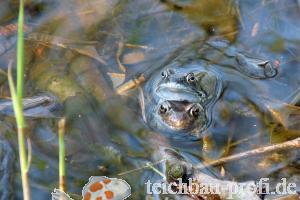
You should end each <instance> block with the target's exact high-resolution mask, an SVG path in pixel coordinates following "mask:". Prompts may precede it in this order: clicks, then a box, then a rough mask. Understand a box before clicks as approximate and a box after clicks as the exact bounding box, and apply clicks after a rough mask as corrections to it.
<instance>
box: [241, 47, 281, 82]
mask: <svg viewBox="0 0 300 200" xmlns="http://www.w3.org/2000/svg"><path fill="white" fill-rule="evenodd" d="M235 59H236V62H237V65H236V69H237V70H238V71H240V72H242V73H243V74H245V75H247V76H249V77H251V78H259V79H264V78H273V77H275V76H276V75H277V73H278V71H277V69H276V68H275V67H274V66H273V65H272V64H271V62H270V61H269V60H262V59H257V58H250V57H247V56H245V55H243V54H242V53H237V54H236V55H235Z"/></svg>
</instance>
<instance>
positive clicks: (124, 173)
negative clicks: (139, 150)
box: [118, 159, 166, 176]
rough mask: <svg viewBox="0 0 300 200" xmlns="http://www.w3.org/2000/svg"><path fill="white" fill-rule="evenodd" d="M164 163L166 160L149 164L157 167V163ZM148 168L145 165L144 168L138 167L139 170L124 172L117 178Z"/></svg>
mask: <svg viewBox="0 0 300 200" xmlns="http://www.w3.org/2000/svg"><path fill="white" fill-rule="evenodd" d="M165 161H166V159H162V160H160V161H157V162H154V163H150V164H151V165H152V166H153V165H157V164H159V163H162V162H165ZM147 164H148V163H147ZM148 167H149V165H145V166H142V167H139V168H136V169H132V170H129V171H126V172H122V173H119V174H118V176H123V175H126V174H130V173H133V172H137V171H140V170H142V169H146V168H148Z"/></svg>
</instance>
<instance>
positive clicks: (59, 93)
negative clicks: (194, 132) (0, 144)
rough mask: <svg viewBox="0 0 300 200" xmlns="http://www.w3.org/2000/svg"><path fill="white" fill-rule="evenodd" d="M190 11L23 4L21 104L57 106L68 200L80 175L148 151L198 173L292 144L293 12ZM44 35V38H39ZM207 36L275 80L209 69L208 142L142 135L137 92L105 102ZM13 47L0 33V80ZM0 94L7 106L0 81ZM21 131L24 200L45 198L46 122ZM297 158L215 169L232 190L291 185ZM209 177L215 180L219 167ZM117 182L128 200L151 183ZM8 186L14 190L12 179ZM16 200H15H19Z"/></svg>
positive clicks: (261, 7) (48, 182)
mask: <svg viewBox="0 0 300 200" xmlns="http://www.w3.org/2000/svg"><path fill="white" fill-rule="evenodd" d="M184 2H187V4H185V3H184ZM199 2H200V1H196V0H195V1H176V0H169V1H165V2H163V3H161V2H159V1H154V0H153V1H152V0H142V1H141V0H133V1H117V0H115V1H105V0H89V1H84V2H83V1H80V0H78V1H74V2H73V3H72V4H70V2H67V1H55V2H53V3H51V4H49V3H47V2H46V1H35V0H33V1H28V3H27V7H26V8H27V15H26V26H28V27H29V29H28V32H27V35H26V37H27V41H26V58H25V61H26V69H27V74H26V80H27V81H26V96H34V95H37V94H41V93H45V92H46V93H51V94H52V95H55V96H56V97H57V98H58V99H59V101H60V103H61V104H62V105H63V115H64V116H66V117H67V122H68V123H67V133H66V147H67V158H66V161H67V174H68V176H67V185H68V191H69V192H70V193H71V194H80V193H81V188H82V186H83V185H84V184H85V183H86V182H87V180H88V178H89V176H91V175H94V176H95V175H105V176H111V177H114V176H117V174H118V173H121V172H124V171H127V170H131V169H134V168H139V167H141V166H145V165H146V163H147V162H148V161H156V160H159V159H161V158H160V157H159V156H158V157H157V156H156V155H157V154H155V153H156V152H157V149H158V147H162V146H164V147H171V148H174V149H177V150H179V151H180V152H181V153H183V154H185V155H186V156H187V157H189V161H190V162H191V163H194V164H198V163H199V162H201V161H203V160H204V161H209V160H212V159H217V158H220V157H221V156H226V155H231V154H234V153H238V152H242V151H245V150H249V149H253V148H255V147H258V146H260V145H266V144H269V143H270V142H274V143H276V142H283V141H286V140H290V139H293V138H296V137H299V135H300V133H299V131H298V130H299V123H298V121H299V120H298V119H299V109H298V107H296V106H292V105H287V104H289V103H291V99H293V103H298V104H299V100H298V98H297V94H298V93H297V89H298V87H299V78H298V77H299V73H300V71H299V67H298V66H299V63H298V59H299V58H298V55H297V52H298V45H297V44H298V43H299V34H297V33H298V32H299V31H298V29H299V27H300V26H299V24H298V23H299V20H297V19H299V11H298V7H297V6H298V5H296V4H295V2H294V1H289V3H286V2H280V1H240V2H239V4H233V3H232V2H230V3H228V4H227V3H224V2H225V1H218V0H216V1H201V3H199ZM202 2H204V3H203V4H202ZM166 4H167V5H166ZM0 5H1V6H0V22H1V23H0V24H1V26H3V27H5V26H7V25H9V24H11V23H15V21H16V15H17V12H16V9H17V3H16V2H15V1H2V2H1V3H0ZM216 7H218V9H214V8H216ZM2 11H3V12H2ZM202 11H205V12H202ZM0 30H2V29H0ZM33 34H36V35H35V36H40V38H38V37H33V36H34V35H33ZM45 35H48V36H49V35H50V36H52V37H50V38H48V41H45V40H46V39H45V38H44V40H41V38H43V37H42V36H45ZM208 37H213V38H222V37H225V38H226V39H228V40H230V41H231V43H232V44H233V45H234V46H235V47H236V49H247V50H248V51H249V53H251V54H253V55H260V56H261V57H264V58H268V59H269V60H271V61H273V64H276V63H277V65H278V67H279V69H278V70H279V73H278V75H277V76H276V77H275V78H274V79H268V80H254V79H250V78H248V77H246V76H243V75H242V74H241V73H239V72H237V71H234V70H233V69H230V68H223V67H219V68H218V70H219V72H220V74H222V77H221V79H222V80H226V81H230V83H229V84H228V85H226V87H225V90H224V92H223V93H222V95H221V97H220V99H219V100H218V102H217V103H216V105H215V107H214V109H213V110H212V123H211V125H210V127H209V128H208V129H207V131H206V132H205V133H206V135H209V136H210V139H209V138H206V139H204V140H199V141H191V140H188V139H187V138H183V139H181V140H173V139H170V138H167V137H165V135H163V134H160V133H154V132H153V131H152V130H150V129H149V128H148V126H147V125H146V123H145V122H144V121H143V119H142V117H141V110H140V108H139V102H138V96H139V92H138V90H133V91H129V92H128V93H127V94H126V95H124V96H122V97H121V96H118V95H116V94H115V92H114V89H115V88H114V85H113V83H115V85H120V84H122V83H124V82H126V81H129V80H131V79H133V78H136V77H139V76H140V75H141V74H144V75H145V77H146V81H147V78H148V77H149V76H152V75H153V74H155V72H156V71H157V70H160V69H161V67H164V66H165V64H166V63H168V62H170V61H173V59H174V57H172V56H174V55H177V51H178V49H180V51H181V50H182V49H185V48H186V46H185V45H186V44H189V42H191V41H193V40H195V39H199V38H201V39H202V40H203V39H207V38H208ZM11 41H12V42H11ZM14 41H15V32H12V33H10V34H9V35H5V36H3V35H0V45H1V46H0V50H1V52H0V53H3V54H2V55H1V56H0V65H1V69H3V70H4V71H6V66H7V63H8V61H9V60H10V59H14V57H15V48H14V46H12V45H13V44H14ZM2 49H5V51H3V52H2ZM174 51H175V53H174ZM136 52H139V57H138V58H137V56H136V55H137V54H136ZM132 55H134V56H132ZM141 55H142V56H141ZM130 56H131V58H130ZM191 59H193V58H191ZM102 60H103V61H104V62H102ZM208 70H209V69H208ZM1 96H3V97H7V96H9V93H8V87H7V83H6V81H5V78H4V79H3V82H2V81H1ZM1 121H2V122H3V127H2V126H1V130H3V131H2V132H1V136H3V137H5V138H7V140H8V141H10V143H12V144H13V145H15V144H16V142H15V141H16V140H15V139H16V138H15V134H14V130H15V129H14V128H13V127H11V126H12V124H13V119H12V118H11V117H7V116H5V115H3V116H1ZM7 126H9V128H7ZM28 129H29V130H28V132H29V133H30V139H31V143H32V149H33V155H32V164H31V168H30V178H31V179H32V190H33V192H32V194H33V199H43V198H49V197H50V192H51V191H52V190H53V188H54V187H57V185H58V169H57V166H58V156H57V134H56V132H57V121H56V120H55V119H34V120H31V119H28ZM287 155H288V156H287ZM298 160H299V153H298V152H296V151H290V152H276V153H272V154H268V155H266V156H264V157H254V158H251V159H247V160H242V161H238V162H233V163H229V164H226V165H224V169H225V172H226V176H227V177H228V178H229V179H231V178H235V180H241V181H244V180H248V179H256V178H258V177H262V176H273V177H274V179H276V178H278V177H280V175H282V176H287V177H290V178H291V179H293V178H294V179H296V180H298V179H299V178H298V179H297V177H298V176H297V171H296V170H295V168H297V167H298V165H299V163H297V162H298ZM15 164H16V166H17V162H16V163H15ZM249 166H253V167H251V168H250V169H249ZM245 169H247V170H245ZM214 170H216V171H217V172H219V171H220V169H219V167H216V168H215V169H214ZM15 172H17V169H15ZM217 175H219V174H218V173H217ZM122 177H123V178H125V179H126V180H127V181H128V182H129V183H130V184H131V186H132V187H133V189H132V191H133V197H132V199H141V198H142V197H144V190H143V187H144V183H145V182H146V181H145V180H147V179H148V178H153V179H160V177H159V176H158V175H157V174H155V173H154V172H153V171H151V170H149V169H144V170H140V171H137V172H134V173H129V174H127V175H124V176H122ZM295 177H296V178H295ZM15 185H16V186H17V187H18V188H20V180H19V177H18V174H16V176H15ZM18 191H20V190H18ZM16 195H17V198H20V195H21V194H20V193H19V192H18V193H17V194H16Z"/></svg>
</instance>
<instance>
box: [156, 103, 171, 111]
mask: <svg viewBox="0 0 300 200" xmlns="http://www.w3.org/2000/svg"><path fill="white" fill-rule="evenodd" d="M170 109H171V105H170V104H169V103H168V102H164V103H162V104H161V105H160V106H159V113H160V114H165V113H167V112H168V111H169V110H170Z"/></svg>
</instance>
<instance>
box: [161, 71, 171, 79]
mask: <svg viewBox="0 0 300 200" xmlns="http://www.w3.org/2000/svg"><path fill="white" fill-rule="evenodd" d="M161 76H162V77H163V78H167V77H168V76H169V73H168V71H167V70H166V71H162V72H161Z"/></svg>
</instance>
